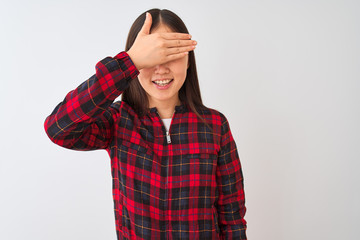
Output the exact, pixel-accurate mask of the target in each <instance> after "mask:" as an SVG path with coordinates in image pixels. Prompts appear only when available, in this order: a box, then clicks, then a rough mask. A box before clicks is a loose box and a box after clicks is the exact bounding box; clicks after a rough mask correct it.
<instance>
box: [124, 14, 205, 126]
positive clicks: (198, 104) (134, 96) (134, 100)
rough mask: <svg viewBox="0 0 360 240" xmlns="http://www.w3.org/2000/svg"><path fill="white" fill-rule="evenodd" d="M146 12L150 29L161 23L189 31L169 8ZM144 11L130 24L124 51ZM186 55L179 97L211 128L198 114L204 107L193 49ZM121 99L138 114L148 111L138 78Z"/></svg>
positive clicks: (173, 29)
mask: <svg viewBox="0 0 360 240" xmlns="http://www.w3.org/2000/svg"><path fill="white" fill-rule="evenodd" d="M146 12H149V13H150V14H151V17H152V24H151V28H150V31H151V30H152V29H155V28H156V27H157V26H159V25H160V24H163V25H165V26H167V27H169V28H170V29H171V30H172V31H173V32H179V33H189V31H188V30H187V28H186V26H185V24H184V22H183V21H182V20H181V19H180V18H179V17H178V16H177V15H176V14H175V13H173V12H172V11H170V10H167V9H162V10H160V9H158V8H153V9H150V10H148V11H146ZM146 12H144V13H142V14H141V15H140V16H139V17H138V18H137V19H136V20H135V21H134V23H133V24H132V26H131V28H130V31H129V34H128V37H127V41H126V46H125V51H128V50H129V49H130V48H131V46H132V45H133V44H134V41H135V39H136V37H137V35H138V33H139V32H140V30H141V28H142V26H143V24H144V22H145V17H146ZM188 57H189V61H188V63H189V67H188V69H187V73H186V78H185V82H184V84H183V86H182V87H181V88H180V90H179V99H180V101H181V102H182V103H185V104H187V105H188V106H189V107H190V108H191V110H192V111H193V112H194V113H195V114H196V116H198V117H199V118H200V119H201V120H202V121H203V122H204V123H205V124H206V125H207V126H208V127H209V128H210V129H211V130H212V128H211V127H210V126H209V125H208V124H207V122H206V121H205V119H204V118H203V117H202V116H201V115H200V114H199V111H201V109H203V108H206V107H205V106H204V105H203V103H202V99H201V93H200V87H199V81H198V76H197V71H196V62H195V55H194V51H190V52H189V55H188ZM121 100H122V101H125V102H126V103H127V104H129V105H130V106H131V107H132V108H133V109H134V111H135V112H136V113H137V114H138V115H140V116H142V115H145V114H146V113H148V111H149V101H148V98H147V95H146V92H145V90H144V89H143V87H142V86H141V84H140V82H139V79H138V78H136V79H133V80H132V81H131V82H130V85H129V87H128V88H127V89H126V90H125V91H124V92H123V93H122V96H121Z"/></svg>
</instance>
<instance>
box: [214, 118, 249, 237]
mask: <svg viewBox="0 0 360 240" xmlns="http://www.w3.org/2000/svg"><path fill="white" fill-rule="evenodd" d="M216 178H217V186H218V193H219V198H218V201H217V211H218V217H219V220H218V222H219V227H220V236H221V239H226V240H228V239H247V237H246V228H247V222H246V220H245V219H244V215H245V212H246V207H245V193H244V183H243V180H244V179H243V173H242V168H241V163H240V159H239V155H238V151H237V147H236V143H235V141H234V138H233V136H232V134H231V130H230V126H229V123H228V121H227V119H226V118H225V116H224V115H223V121H222V126H221V143H220V151H219V155H218V165H217V169H216Z"/></svg>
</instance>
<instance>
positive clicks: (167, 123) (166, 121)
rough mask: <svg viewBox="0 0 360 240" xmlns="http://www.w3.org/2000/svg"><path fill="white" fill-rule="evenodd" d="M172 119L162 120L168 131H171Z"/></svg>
mask: <svg viewBox="0 0 360 240" xmlns="http://www.w3.org/2000/svg"><path fill="white" fill-rule="evenodd" d="M171 119H172V118H162V121H163V122H164V125H165V128H166V131H169V128H170V123H171Z"/></svg>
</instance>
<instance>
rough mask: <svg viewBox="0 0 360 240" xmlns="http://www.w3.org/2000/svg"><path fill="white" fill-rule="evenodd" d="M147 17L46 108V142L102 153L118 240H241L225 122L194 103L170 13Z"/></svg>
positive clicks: (239, 184)
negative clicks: (113, 53)
mask: <svg viewBox="0 0 360 240" xmlns="http://www.w3.org/2000/svg"><path fill="white" fill-rule="evenodd" d="M148 13H149V14H146V13H143V14H141V15H140V16H139V17H138V18H137V19H136V20H135V22H134V24H133V25H132V27H131V29H130V32H129V35H128V39H127V43H126V50H125V51H122V52H120V53H118V54H117V55H116V56H114V57H106V58H104V59H103V60H101V61H100V62H98V63H97V64H96V73H95V74H94V75H93V76H91V77H90V78H89V79H88V80H87V81H85V82H83V83H82V84H81V85H80V86H78V87H77V88H76V89H74V90H73V91H70V92H69V93H68V94H67V95H66V97H65V99H64V101H62V102H61V103H59V104H58V105H57V106H56V107H55V109H54V111H53V112H52V113H51V115H50V116H48V117H47V118H46V120H45V123H44V126H45V130H46V133H47V135H48V136H49V138H50V139H51V140H52V141H53V142H54V143H56V144H58V145H60V146H62V147H65V148H70V149H75V150H95V149H106V150H107V151H108V153H109V155H110V158H111V167H112V177H113V199H114V211H115V221H116V231H117V237H118V239H246V233H245V231H246V221H245V220H244V215H245V212H246V207H245V197H244V187H243V174H242V169H241V165H240V160H239V156H238V152H237V148H236V144H235V142H234V139H233V137H232V134H231V131H230V127H229V123H228V121H227V119H226V117H225V116H224V115H223V114H222V113H220V112H219V111H217V110H214V109H211V108H207V107H205V106H204V105H203V104H202V100H201V95H200V89H199V83H198V79H197V73H196V65H195V56H194V52H193V49H194V48H195V45H196V43H195V42H194V41H193V40H191V36H190V35H189V34H188V30H187V29H186V27H185V25H184V23H183V22H182V20H181V19H180V18H179V17H178V16H177V15H176V14H174V13H173V12H171V11H169V10H165V9H163V10H160V9H151V10H149V11H148ZM120 94H122V96H121V101H116V102H114V100H115V99H116V98H117V97H118V96H119V95H120Z"/></svg>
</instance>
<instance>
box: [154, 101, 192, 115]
mask: <svg viewBox="0 0 360 240" xmlns="http://www.w3.org/2000/svg"><path fill="white" fill-rule="evenodd" d="M186 106H187V104H186V103H184V102H181V104H180V105H177V106H175V112H183V111H184V110H185V109H186ZM149 109H150V112H151V113H154V112H157V108H156V107H152V108H149Z"/></svg>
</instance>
